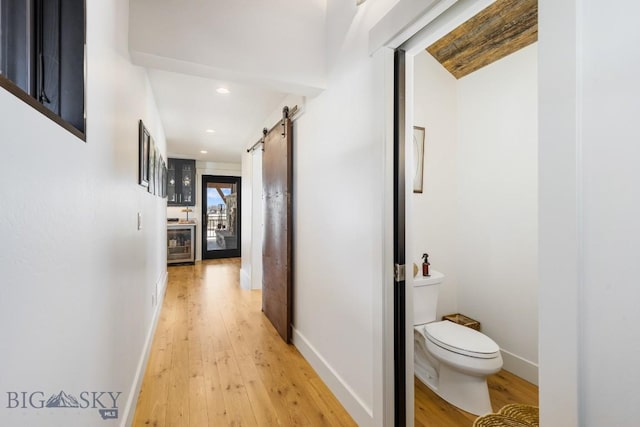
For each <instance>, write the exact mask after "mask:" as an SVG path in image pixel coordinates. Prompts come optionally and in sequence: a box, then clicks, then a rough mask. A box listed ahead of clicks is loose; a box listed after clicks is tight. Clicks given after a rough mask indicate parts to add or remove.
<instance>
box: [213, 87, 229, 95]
mask: <svg viewBox="0 0 640 427" xmlns="http://www.w3.org/2000/svg"><path fill="white" fill-rule="evenodd" d="M216 92H218V93H221V94H223V95H226V94H228V93H231V92H229V89H227V88H226V87H219V88H218V89H216Z"/></svg>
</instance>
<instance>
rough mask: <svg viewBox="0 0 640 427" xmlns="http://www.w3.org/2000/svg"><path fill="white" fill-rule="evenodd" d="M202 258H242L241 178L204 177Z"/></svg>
mask: <svg viewBox="0 0 640 427" xmlns="http://www.w3.org/2000/svg"><path fill="white" fill-rule="evenodd" d="M202 192H203V194H202V200H203V203H202V234H203V236H202V258H203V259H210V258H230V257H239V256H240V177H237V176H211V175H204V176H203V177H202Z"/></svg>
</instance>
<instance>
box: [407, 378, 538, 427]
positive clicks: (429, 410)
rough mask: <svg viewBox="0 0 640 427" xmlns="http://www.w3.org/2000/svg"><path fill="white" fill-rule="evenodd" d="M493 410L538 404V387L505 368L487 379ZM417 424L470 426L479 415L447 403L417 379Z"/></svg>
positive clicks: (430, 426)
mask: <svg viewBox="0 0 640 427" xmlns="http://www.w3.org/2000/svg"><path fill="white" fill-rule="evenodd" d="M487 383H488V385H489V396H490V397H491V405H492V406H493V410H494V411H497V410H499V409H500V408H502V407H503V406H504V405H507V404H509V403H526V404H528V405H535V406H537V405H538V387H536V386H535V385H533V384H531V383H530V382H527V381H525V380H523V379H522V378H519V377H517V376H515V375H513V374H512V373H510V372H507V371H505V370H502V371H500V372H498V373H497V374H495V375H491V376H489V378H487ZM414 384H415V406H414V409H415V426H416V427H423V426H424V427H454V426H455V427H467V426H469V427H470V426H472V425H473V421H474V420H475V419H476V418H477V417H476V416H475V415H472V414H470V413H468V412H465V411H463V410H462V409H458V408H456V407H455V406H453V405H450V404H449V403H447V402H445V401H444V400H443V399H442V398H441V397H440V396H438V395H437V394H435V393H434V392H433V391H431V390H430V389H429V388H428V387H427V386H426V385H424V384H422V383H421V382H420V381H419V380H418V379H417V378H416V379H415V382H414Z"/></svg>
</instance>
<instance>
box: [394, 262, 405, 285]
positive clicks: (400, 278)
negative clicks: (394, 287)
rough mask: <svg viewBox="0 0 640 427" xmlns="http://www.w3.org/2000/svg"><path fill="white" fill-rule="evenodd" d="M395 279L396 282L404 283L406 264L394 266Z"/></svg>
mask: <svg viewBox="0 0 640 427" xmlns="http://www.w3.org/2000/svg"><path fill="white" fill-rule="evenodd" d="M393 279H394V280H395V281H396V282H404V264H394V265H393Z"/></svg>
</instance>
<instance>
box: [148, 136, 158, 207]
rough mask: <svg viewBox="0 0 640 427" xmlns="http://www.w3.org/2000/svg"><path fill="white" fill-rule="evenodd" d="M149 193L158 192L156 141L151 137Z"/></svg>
mask: <svg viewBox="0 0 640 427" xmlns="http://www.w3.org/2000/svg"><path fill="white" fill-rule="evenodd" d="M149 140H150V143H149V187H148V188H149V193H151V194H156V142H155V141H154V140H153V138H149Z"/></svg>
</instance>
